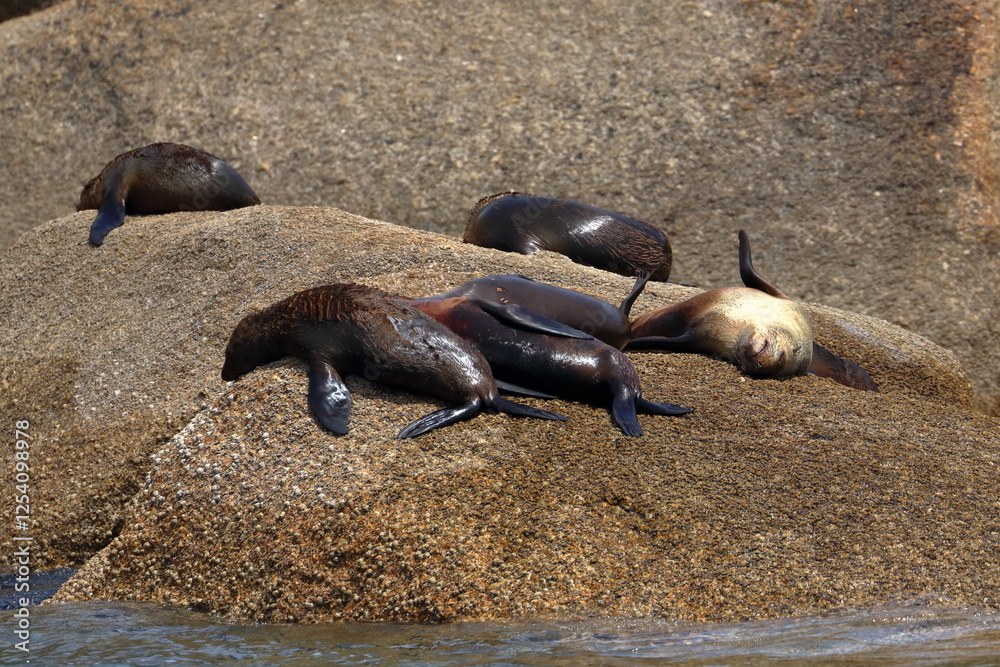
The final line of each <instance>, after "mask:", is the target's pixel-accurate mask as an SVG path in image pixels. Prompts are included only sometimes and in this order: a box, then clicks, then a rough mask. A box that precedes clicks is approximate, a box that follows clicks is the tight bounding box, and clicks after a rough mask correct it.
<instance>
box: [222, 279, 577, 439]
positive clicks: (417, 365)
mask: <svg viewBox="0 0 1000 667" xmlns="http://www.w3.org/2000/svg"><path fill="white" fill-rule="evenodd" d="M286 356H292V357H298V358H299V359H302V360H303V361H305V362H306V363H308V364H309V406H310V407H311V408H312V410H313V412H314V413H315V414H316V416H317V417H318V418H319V420H320V422H321V423H322V424H323V425H324V426H326V427H327V428H328V429H330V430H331V431H333V432H334V433H340V434H343V433H347V420H348V417H349V416H350V410H351V397H350V393H349V392H348V390H347V385H345V384H344V382H343V380H342V379H341V376H342V375H348V374H351V373H360V374H364V376H365V377H366V378H367V379H369V380H372V381H376V382H379V383H382V384H388V385H393V386H401V387H407V388H411V389H419V390H420V391H422V392H425V393H429V394H431V395H433V396H436V397H438V398H440V399H442V400H444V401H448V402H451V403H460V404H461V405H460V406H459V407H456V408H448V409H445V410H439V411H437V412H434V413H431V414H429V415H427V416H425V417H422V418H421V419H418V420H416V421H414V422H413V423H412V424H410V425H409V426H407V427H406V428H404V429H403V430H402V431H400V432H399V437H400V438H409V437H414V436H418V435H421V434H423V433H426V432H427V431H430V430H431V429H434V428H438V427H440V426H445V425H447V424H452V423H455V422H458V421H462V420H464V419H470V418H472V417H474V416H475V415H477V414H479V413H480V412H482V411H483V410H491V411H497V412H507V413H509V414H513V415H521V416H526V417H536V418H539V419H558V420H565V419H566V418H565V417H563V416H562V415H557V414H555V413H553V412H548V411H546V410H538V409H536V408H531V407H527V406H524V405H520V404H518V403H514V402H512V401H508V400H506V399H504V398H501V396H500V395H499V393H498V392H497V387H496V383H495V381H494V378H493V373H492V372H491V371H490V367H489V364H488V363H487V362H486V359H484V358H483V356H482V355H481V354H480V353H479V352H478V351H476V350H475V349H474V348H473V347H472V346H471V345H469V344H468V343H466V342H465V341H464V340H462V339H461V338H459V337H458V336H456V335H455V334H453V333H452V332H451V331H449V330H448V329H446V328H445V327H444V326H442V325H441V324H439V323H438V322H436V321H435V320H433V319H431V318H430V317H428V316H426V315H424V314H423V313H421V312H420V311H418V310H416V309H415V308H412V307H410V306H408V305H407V304H405V303H403V302H402V301H399V300H397V299H392V298H389V297H388V296H386V295H385V294H383V293H382V292H379V291H378V290H375V289H373V288H370V287H366V286H364V285H355V284H336V285H325V286H322V287H315V288H312V289H308V290H305V291H302V292H299V293H297V294H294V295H292V296H291V297H289V298H287V299H284V300H283V301H279V302H278V303H276V304H274V305H272V306H270V307H269V308H266V309H265V310H263V311H260V312H257V313H252V314H250V315H247V316H246V317H244V318H243V320H242V321H240V323H239V324H238V325H237V326H236V329H235V330H234V331H233V333H232V336H230V338H229V343H228V345H227V346H226V361H225V364H224V365H223V367H222V379H223V380H227V381H228V380H235V379H237V378H239V377H240V376H241V375H243V374H244V373H247V372H249V371H251V370H253V369H254V368H256V367H257V366H260V365H261V364H266V363H268V362H271V361H275V360H277V359H280V358H282V357H286Z"/></svg>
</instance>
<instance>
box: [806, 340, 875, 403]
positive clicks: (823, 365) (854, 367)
mask: <svg viewBox="0 0 1000 667" xmlns="http://www.w3.org/2000/svg"><path fill="white" fill-rule="evenodd" d="M809 372H810V373H813V374H815V375H819V376H820V377H825V378H830V379H831V380H835V381H837V382H839V383H840V384H842V385H844V386H845V387H850V388H851V389H860V390H861V391H878V386H877V385H876V384H875V381H874V380H873V379H872V376H871V375H869V374H868V371H866V370H865V369H864V368H863V367H862V366H860V365H859V364H856V363H854V362H853V361H847V360H846V359H842V358H841V357H838V356H837V355H835V354H834V353H833V352H831V351H830V350H828V349H826V348H825V347H823V346H822V345H819V344H818V343H816V342H813V354H812V361H811V362H810V363H809Z"/></svg>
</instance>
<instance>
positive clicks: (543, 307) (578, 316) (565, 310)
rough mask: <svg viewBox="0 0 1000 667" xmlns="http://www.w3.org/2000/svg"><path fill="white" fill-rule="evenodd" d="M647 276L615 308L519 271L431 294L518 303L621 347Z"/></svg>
mask: <svg viewBox="0 0 1000 667" xmlns="http://www.w3.org/2000/svg"><path fill="white" fill-rule="evenodd" d="M648 280H649V274H648V273H647V274H644V275H641V276H639V277H638V278H637V279H636V281H635V285H634V286H633V287H632V292H631V293H630V294H629V295H628V296H626V297H625V298H624V299H623V300H622V302H621V305H619V306H618V307H617V308H615V307H614V306H612V305H611V304H610V303H608V302H607V301H604V300H603V299H598V298H597V297H593V296H590V295H589V294H584V293H582V292H577V291H576V290H571V289H566V288H565V287H558V286H556V285H549V284H547V283H540V282H537V281H535V280H532V279H531V278H528V277H527V276H522V275H520V274H510V275H499V276H483V277H482V278H475V279H473V280H469V281H468V282H464V283H462V284H461V285H459V286H458V287H455V288H454V289H450V290H448V291H447V292H445V293H443V294H440V295H438V296H436V297H431V298H435V299H446V298H449V297H469V298H477V299H483V300H485V301H491V302H494V303H498V304H517V305H518V306H522V307H524V308H527V309H528V310H530V311H532V312H534V313H537V314H539V315H541V316H543V317H547V318H549V319H552V320H555V321H556V322H561V323H562V324H566V325H568V326H570V327H572V328H574V329H577V330H579V331H583V332H584V333H588V334H591V335H593V336H594V337H595V338H597V339H598V340H601V341H604V342H605V343H607V344H608V345H611V346H612V347H615V348H617V349H619V350H620V349H621V348H622V347H624V346H625V343H627V342H628V340H629V338H630V336H631V324H630V322H629V313H630V312H631V310H632V304H634V303H635V300H636V298H638V296H639V294H640V293H641V292H642V289H643V288H644V287H645V286H646V282H647V281H648Z"/></svg>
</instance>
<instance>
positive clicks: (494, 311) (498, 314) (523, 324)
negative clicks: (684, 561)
mask: <svg viewBox="0 0 1000 667" xmlns="http://www.w3.org/2000/svg"><path fill="white" fill-rule="evenodd" d="M472 301H473V302H474V303H475V304H476V305H477V306H479V307H480V308H481V309H482V310H484V311H485V312H487V313H489V314H490V315H492V316H493V317H495V318H497V319H498V320H500V321H502V322H505V323H507V324H512V325H514V326H516V327H518V328H521V329H527V330H528V331H531V332H533V333H543V334H550V335H552V336H562V337H563V338H579V339H582V340H593V338H594V337H593V336H591V335H590V334H587V333H583V332H582V331H580V330H579V329H574V328H573V327H571V326H568V325H566V324H562V323H561V322H556V321H555V320H553V319H549V318H548V317H544V316H543V315H539V314H538V313H535V312H533V311H530V310H528V309H527V308H525V307H524V306H519V305H518V304H516V303H494V302H493V301H486V300H485V299H472Z"/></svg>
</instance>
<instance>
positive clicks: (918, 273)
mask: <svg viewBox="0 0 1000 667" xmlns="http://www.w3.org/2000/svg"><path fill="white" fill-rule="evenodd" d="M993 12H994V6H993V5H992V4H989V3H985V2H984V3H963V4H954V3H945V2H936V1H931V2H925V3H920V4H919V5H918V4H916V3H904V2H901V1H898V2H897V1H891V2H885V3H856V4H848V3H822V4H820V3H816V4H813V3H809V2H794V3H785V2H739V3H735V2H729V3H723V2H717V3H716V2H689V3H669V4H668V5H666V6H653V5H626V3H620V4H617V3H610V2H605V3H599V4H593V5H587V7H586V11H584V10H582V9H581V10H580V11H579V12H577V13H572V12H569V11H568V10H567V9H566V8H564V6H563V5H560V4H557V3H552V4H551V5H544V4H539V3H531V4H530V6H529V5H528V4H527V3H526V4H525V6H523V7H522V6H519V5H506V6H504V7H502V8H499V7H495V6H493V5H487V4H465V5H462V6H453V5H452V4H450V3H449V4H445V3H440V4H435V3H419V2H417V3H409V2H399V3H394V2H385V3H380V4H379V3H375V4H373V3H364V4H362V3H357V4H352V3H336V4H333V3H320V2H315V1H307V0H300V1H299V2H275V1H273V0H272V1H270V2H253V1H251V2H242V3H236V2H228V1H224V2H217V3H213V4H211V5H206V4H204V3H195V2H191V1H181V0H174V1H170V0H168V1H163V2H152V1H149V0H135V1H131V2H128V1H127V2H111V1H107V2H104V1H102V2H98V1H96V0H78V1H74V2H63V3H60V4H57V5H55V6H52V7H49V8H48V9H43V10H41V11H39V12H36V13H33V14H30V15H27V16H23V17H21V18H14V19H10V20H8V21H6V22H4V23H2V24H0V34H2V36H3V40H2V41H0V44H2V46H0V49H3V56H4V57H3V58H2V59H0V82H2V90H3V92H4V94H3V96H2V97H0V112H2V115H3V118H4V123H3V124H2V125H0V139H2V141H0V151H2V152H3V153H2V162H0V164H3V165H4V167H3V168H4V178H3V179H0V203H2V206H0V233H2V234H4V235H5V236H4V237H3V238H4V239H5V240H4V241H3V242H2V244H3V245H4V246H5V247H7V248H8V250H7V253H6V254H5V255H4V267H3V270H2V271H0V313H2V314H3V316H4V319H5V327H4V328H2V329H0V351H2V353H0V385H2V387H0V388H2V389H3V391H2V394H0V396H2V399H0V419H2V420H3V423H6V424H13V423H14V422H15V421H16V420H20V419H28V420H29V421H30V422H31V424H32V427H31V429H32V431H31V433H32V438H33V440H32V449H31V456H32V480H33V482H32V484H33V486H32V516H33V519H34V524H33V527H32V530H33V534H34V536H35V538H36V540H37V542H36V544H35V546H36V550H35V552H34V555H35V557H36V560H35V561H33V564H34V565H35V566H37V567H48V566H56V565H61V564H80V563H84V562H87V565H86V566H85V567H84V568H83V569H82V570H81V572H80V574H79V575H78V576H77V577H76V578H75V579H74V580H73V581H72V582H71V583H70V584H67V586H66V587H64V589H63V591H62V593H61V594H60V597H61V599H64V600H71V599H77V600H82V599H91V598H93V597H110V598H121V599H143V600H164V601H169V602H174V603H178V604H188V605H192V606H194V607H196V608H199V609H206V610H210V611H213V612H215V613H218V614H221V615H224V616H227V617H231V618H240V619H244V620H265V621H280V620H304V621H326V620H334V619H338V618H351V619H370V620H376V619H396V620H438V621H440V620H461V619H471V618H502V617H507V616H511V615H517V614H522V613H539V612H558V613H571V612H584V613H592V612H597V613H612V614H629V615H645V614H657V615H662V616H665V617H674V618H679V617H683V618H701V619H709V618H711V619H723V618H747V617H751V616H756V615H763V616H776V615H785V614H792V613H809V612H815V611H818V610H822V609H828V608H833V607H837V606H841V605H853V604H870V603H874V602H881V601H885V600H888V599H895V598H897V597H902V598H907V599H913V598H914V597H919V596H926V597H929V598H934V599H941V600H944V601H946V602H953V603H957V604H976V605H986V606H991V605H992V606H996V604H997V596H998V592H997V591H998V583H1000V579H998V578H1000V569H998V568H997V567H996V556H995V554H996V553H997V552H998V546H1000V545H998V541H1000V524H998V522H997V516H1000V514H998V512H997V510H998V507H997V501H996V499H997V498H998V497H1000V488H998V484H1000V482H997V479H998V476H997V475H996V474H995V470H996V466H997V461H998V459H1000V440H998V436H997V432H998V429H997V427H998V426H1000V423H998V421H997V420H996V419H995V418H992V417H990V416H986V415H983V414H981V412H988V413H992V414H998V413H1000V408H998V403H1000V399H998V396H1000V388H998V379H997V378H998V373H997V369H998V368H1000V363H998V355H1000V347H998V346H997V345H996V340H997V321H996V317H995V314H996V300H997V296H996V289H995V285H996V283H997V278H998V273H1000V268H998V267H1000V259H998V248H1000V240H998V235H997V230H998V227H997V220H996V210H995V209H996V204H997V201H996V198H997V187H998V186H997V178H996V164H997V163H996V159H995V155H996V152H997V147H996V135H995V128H996V117H995V112H994V108H995V105H994V104H993V103H992V102H993V100H995V99H997V93H998V90H997V85H996V84H997V80H996V71H997V70H996V68H995V66H994V65H995V56H996V51H995V45H994V44H993V41H992V39H993V36H994V32H995V27H996V26H995V16H994V13H993ZM163 140H171V141H180V142H184V143H189V144H192V145H195V146H198V147H201V148H204V149H206V150H208V151H210V152H212V153H214V154H216V155H219V156H220V157H223V158H224V159H226V160H228V161H230V162H231V163H232V164H234V165H235V166H237V167H238V168H239V169H240V170H241V172H242V173H243V174H244V176H246V178H247V180H248V181H249V182H250V183H251V184H252V185H253V186H254V188H255V189H256V190H257V192H258V193H259V194H260V195H261V197H262V198H263V199H264V201H265V203H267V204H272V205H274V204H287V205H288V206H264V207H260V208H253V209H245V210H241V211H235V212H229V213H222V214H214V213H203V214H196V213H192V214H177V215H172V216H152V217H145V218H138V217H131V218H129V219H128V221H127V222H126V224H125V226H123V227H122V228H121V229H118V230H115V231H114V232H112V234H111V235H110V236H109V238H108V242H107V243H106V244H105V245H104V246H103V247H102V248H100V249H95V248H91V247H89V246H87V245H86V243H85V239H86V230H87V228H88V226H89V224H90V221H91V220H92V219H93V215H94V213H93V212H84V213H78V214H70V212H71V211H72V209H73V207H74V205H75V202H76V199H77V197H78V195H79V190H80V186H81V185H82V183H83V182H84V181H86V180H87V179H89V178H90V177H91V176H93V175H94V174H96V173H97V172H98V171H99V170H100V168H101V167H103V165H104V164H105V163H106V162H107V161H108V160H109V159H111V158H112V157H114V156H115V155H117V154H118V153H120V152H122V151H124V150H127V149H129V148H133V147H135V146H139V145H143V144H146V143H150V142H153V141H163ZM508 188H514V189H519V190H522V191H526V192H534V193H540V194H550V195H558V196H566V197H570V198H575V199H580V200H583V201H586V202H588V203H593V204H596V205H600V206H605V207H607V208H611V209H614V210H617V211H621V212H623V213H627V214H630V215H633V216H636V217H639V218H642V219H645V220H647V221H648V222H650V223H652V224H655V225H658V226H660V227H661V228H662V229H664V230H665V231H666V232H667V233H668V234H669V235H670V237H671V239H672V240H673V246H674V253H675V259H676V273H675V275H674V278H675V279H676V280H678V281H680V282H684V283H689V284H698V285H701V286H704V287H713V286H724V285H733V284H737V283H738V277H737V276H738V273H737V262H736V235H735V231H736V230H737V229H739V228H746V229H747V230H749V232H750V234H751V238H752V239H753V242H754V251H755V252H754V256H755V260H756V264H757V267H758V269H759V270H760V272H761V274H762V275H763V276H764V277H766V278H767V279H768V280H770V281H772V282H774V283H775V284H776V285H778V286H779V287H780V288H781V289H782V290H784V291H785V292H787V293H788V294H790V295H793V296H795V297H797V298H799V299H801V300H804V301H810V302H817V303H822V304H825V305H810V306H809V312H810V315H811V316H812V318H813V319H814V322H815V324H816V329H817V338H818V339H819V340H820V342H821V343H823V344H825V345H827V346H828V347H830V348H831V349H833V350H834V351H836V352H839V353H841V354H843V355H845V356H848V357H849V358H852V359H854V360H856V361H859V362H861V363H862V364H864V365H865V366H866V367H868V368H869V370H870V371H871V372H872V375H873V377H874V378H875V380H876V381H877V382H878V383H879V385H880V387H881V388H882V390H883V391H882V393H879V394H870V393H863V392H856V391H852V390H849V389H846V388H844V387H841V386H840V385H837V384H835V383H833V382H830V381H827V380H821V379H819V378H815V377H802V378H794V379H791V380H787V381H774V380H751V379H749V378H746V377H743V376H741V375H740V374H739V373H737V372H736V370H735V369H734V368H733V367H732V366H730V365H729V364H726V363H724V362H721V361H718V360H714V359H711V358H708V357H703V356H697V355H655V354H635V355H632V358H633V359H634V360H635V361H636V365H637V368H638V370H639V372H640V375H641V376H642V378H643V383H644V386H645V387H646V394H647V396H648V397H650V398H652V399H653V400H667V401H672V402H677V403H681V404H685V405H691V406H693V407H695V408H696V412H695V413H694V414H693V415H690V416H687V417H684V418H679V419H668V418H657V417H648V416H646V417H642V418H641V419H642V423H643V425H644V427H645V428H646V435H644V436H643V437H641V438H636V439H630V438H625V437H624V436H622V435H621V434H620V433H619V432H617V431H616V430H615V429H614V428H613V426H612V425H611V423H610V420H609V418H608V415H607V413H606V411H604V410H603V409H600V408H594V407H589V406H582V405H577V404H572V403H567V402H563V401H550V402H541V401H538V402H536V404H538V405H544V406H545V407H547V408H550V409H553V410H556V411H559V412H562V413H563V414H566V415H567V416H569V417H570V418H571V421H570V422H569V423H567V424H555V423H543V422H539V421H534V420H532V421H525V420H515V419H512V418H510V417H508V416H505V415H498V416H494V415H483V416H480V417H477V418H476V419H475V420H472V421H470V422H466V423H463V424H460V425H456V426H454V427H449V428H448V429H444V430H441V431H439V432H435V433H433V434H429V435H428V436H425V437H423V438H420V439H417V440H414V441H406V442H400V441H397V440H395V439H394V438H393V436H394V435H395V433H396V432H397V431H398V430H399V429H400V428H401V427H402V426H403V425H404V424H406V423H408V422H409V421H411V420H412V419H414V418H416V417H418V416H420V415H422V414H426V413H427V412H430V411H431V410H433V409H436V408H437V407H440V405H439V404H436V403H434V402H432V401H430V400H429V399H427V398H426V397H421V396H418V395H413V394H406V393H402V392H395V391H390V390H386V389H383V388H381V387H378V386H376V385H372V384H370V383H367V382H365V381H363V380H360V379H352V380H351V381H349V383H348V384H349V386H350V387H351V389H352V392H353V393H354V397H355V407H354V413H353V420H352V432H351V433H350V434H349V435H348V436H346V437H343V438H337V437H334V436H332V435H331V434H329V433H328V432H326V431H324V430H322V429H321V428H320V427H319V426H318V425H317V423H316V422H315V420H313V419H312V417H311V416H310V415H309V412H308V410H307V406H306V403H305V374H304V367H303V366H302V365H300V364H298V363H297V362H294V361H283V362H278V363H277V364H274V365H271V366H269V367H268V368H265V369H261V370H260V371H258V372H256V373H254V374H251V375H250V376H247V377H246V378H244V379H242V380H240V381H239V382H237V383H234V384H232V385H229V386H227V385H226V384H225V383H223V382H222V381H221V380H220V379H219V377H218V373H219V368H220V367H221V363H222V350H223V347H224V344H225V340H226V338H227V337H228V335H229V332H230V331H231V330H232V327H233V326H234V325H235V323H236V322H237V321H238V320H239V318H240V317H242V315H243V314H245V313H246V312H247V310H248V309H250V308H252V307H259V306H264V305H267V304H268V303H270V302H272V301H274V300H276V299H278V298H282V297H284V296H287V295H288V294H291V293H292V292H294V291H296V290H298V289H301V288H304V287H308V286H312V285H315V284H320V283H322V282H327V281H335V280H338V281H339V280H354V281H360V282H365V283H368V284H372V285H375V286H379V287H382V288H385V289H388V290H391V291H395V292H402V293H408V294H410V295H413V296H418V295H424V294H431V293H435V292H437V291H440V290H442V289H445V288H446V287H450V286H453V285H455V284H457V283H459V282H462V281H464V280H466V279H468V278H470V277H473V276H477V275H482V274H484V273H492V272H507V271H511V272H523V273H527V274H528V275H531V276H532V277H535V278H538V279H541V280H548V281H552V282H556V283H558V284H562V285H565V286H568V287H574V288H577V289H582V290H584V291H587V292H589V293H591V294H595V295H602V296H605V297H607V296H608V295H617V294H621V295H624V294H625V293H627V292H628V289H629V287H630V285H631V281H630V280H628V279H626V278H622V277H618V276H613V275H610V274H606V273H602V272H600V271H597V270H594V269H587V268H583V267H579V266H576V265H574V264H572V263H570V262H568V261H567V260H565V259H564V258H561V257H558V256H552V255H544V256H538V257H520V256H514V255H507V254H501V253H495V252H492V251H488V250H484V249H480V248H474V247H470V246H467V245H464V244H461V243H460V242H459V241H458V240H457V239H456V238H454V237H455V235H458V234H460V232H461V230H462V228H463V226H464V218H465V211H466V210H467V209H468V208H470V207H471V206H472V204H473V203H474V202H475V201H476V200H477V199H478V198H479V197H480V196H482V195H484V194H488V193H491V192H495V191H499V190H504V189H508ZM312 205H318V207H315V208H314V207H312ZM328 207H336V209H335V208H328ZM337 209H343V211H342V210H337ZM344 211H350V212H351V213H359V214H363V215H365V216H367V217H368V218H374V219H378V220H385V221H389V222H393V223H399V224H402V225H405V226H407V227H411V228H423V229H425V230H431V231H434V232H441V233H443V234H446V235H444V236H443V235H439V234H428V233H424V232H418V231H414V230H412V229H406V228H405V227H397V226H393V225H387V224H384V223H382V222H377V221H375V220H372V219H365V218H358V217H356V216H353V215H351V214H349V213H345V212H344ZM692 293H693V290H692V289H690V288H686V287H680V286H677V285H655V286H652V287H650V288H649V289H648V290H647V294H646V295H644V296H643V297H642V299H640V302H639V304H638V305H637V307H636V311H635V312H636V313H641V312H644V310H645V309H647V308H653V307H656V306H658V305H663V304H665V303H668V302H670V301H674V300H677V299H679V298H683V297H684V296H687V295H689V294H692ZM831 306H834V307H837V308H839V309H843V310H838V309H834V308H831ZM850 311H856V312H857V313H862V314H856V313H855V312H850ZM866 315H874V316H875V317H874V318H872V317H868V316H866ZM883 320H889V321H891V322H893V323H896V324H899V325H901V326H902V328H900V327H897V326H894V325H893V324H890V323H888V322H885V321H883ZM907 329H909V330H910V331H907ZM914 332H915V333H914ZM916 333H920V334H924V335H926V336H927V337H928V338H930V339H931V340H932V341H934V342H933V343H932V342H930V341H928V340H926V339H925V338H922V337H920V336H918V335H916ZM934 343H937V345H935V344H934ZM945 348H947V349H945ZM949 350H953V351H954V354H952V352H950V351H949ZM963 366H964V371H963V368H962V367H963ZM966 373H967V374H968V377H970V378H971V379H972V385H971V386H970V383H969V381H968V379H967V376H966ZM973 389H975V395H973ZM973 408H977V409H978V410H979V411H981V412H975V411H974V410H973ZM12 466H13V461H12V460H7V461H6V462H5V464H4V471H5V472H4V476H3V479H2V480H0V493H2V494H3V497H4V498H8V499H12V498H13V497H14V490H13V488H12V487H13V479H14V477H13V467H12ZM5 502H7V503H9V502H10V501H9V500H8V501H5ZM10 513H12V512H9V513H8V514H10ZM10 530H11V526H9V525H7V526H3V527H2V528H0V540H3V541H4V542H5V543H9V537H10V535H9V533H10ZM98 552H99V553H98ZM95 553H98V555H97V557H96V558H91V556H93V555H94V554H95ZM0 556H2V558H3V561H2V562H0V567H2V568H3V569H5V570H9V568H10V565H11V563H10V562H9V558H10V554H9V553H7V554H2V555H0ZM88 559H90V560H89V561H88Z"/></svg>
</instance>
